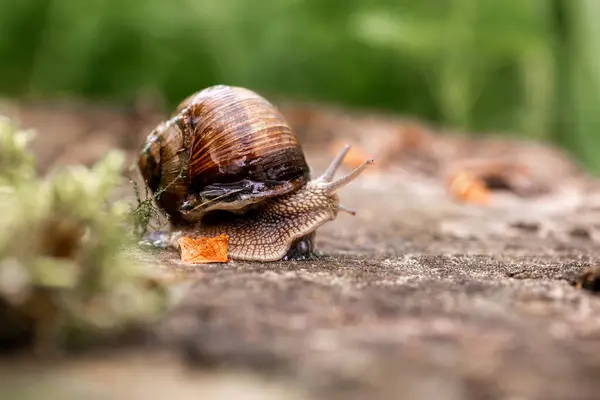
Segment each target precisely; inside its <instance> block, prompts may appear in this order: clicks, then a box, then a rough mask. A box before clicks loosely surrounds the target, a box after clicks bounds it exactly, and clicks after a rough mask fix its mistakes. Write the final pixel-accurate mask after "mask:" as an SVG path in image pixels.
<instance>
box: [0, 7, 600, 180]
mask: <svg viewBox="0 0 600 400" xmlns="http://www.w3.org/2000/svg"><path fill="white" fill-rule="evenodd" d="M598 16H600V1H598V0H395V1H391V0H370V1H369V0H362V1H358V0H277V1H275V0H260V1H257V0H254V1H251V0H218V1H215V0H169V1H165V0H145V1H144V0H85V1H83V0H79V1H77V0H0V76H1V77H2V79H1V80H0V95H4V96H6V95H8V96H18V97H26V98H55V97H56V96H64V95H66V96H85V97H88V98H91V99H98V100H103V101H111V102H126V101H131V100H132V99H134V98H135V97H136V95H137V94H138V93H139V90H140V89H156V90H158V91H159V92H160V93H162V94H164V95H165V96H166V100H167V101H168V102H169V103H170V105H171V106H173V105H174V104H176V103H178V102H179V101H180V100H181V99H182V98H184V97H186V96H187V95H188V94H190V93H192V92H193V91H195V90H197V89H200V88H203V87H205V86H209V85H213V84H216V83H225V84H232V85H242V86H246V87H249V88H251V89H254V90H257V91H259V92H261V93H263V94H265V93H269V94H270V93H273V94H277V95H282V96H284V97H285V96H287V97H290V98H293V99H300V100H313V101H325V102H333V103H337V104H342V105H348V106H359V107H367V108H374V109H381V110H389V111H394V112H397V113H401V114H405V115H410V116H415V117H419V118H422V119H424V120H427V121H431V122H436V123H440V124H443V125H445V126H447V127H449V128H452V129H464V130H467V131H470V132H473V133H474V134H483V133H485V132H498V131H501V132H506V133H510V134H516V135H519V136H522V137H529V138H537V139H543V140H548V141H552V142H554V143H557V144H559V145H561V146H562V147H563V148H565V149H566V150H567V151H569V152H570V153H571V154H574V155H576V156H577V157H578V159H579V160H581V161H582V162H583V163H584V164H586V165H587V166H588V167H589V168H590V169H592V170H593V171H596V172H600V157H596V156H595V155H596V152H597V151H598V150H600V133H598V130H599V128H600V116H599V113H598V112H597V111H596V108H597V107H598V105H599V104H600V25H599V24H598V23H597V21H596V19H598Z"/></svg>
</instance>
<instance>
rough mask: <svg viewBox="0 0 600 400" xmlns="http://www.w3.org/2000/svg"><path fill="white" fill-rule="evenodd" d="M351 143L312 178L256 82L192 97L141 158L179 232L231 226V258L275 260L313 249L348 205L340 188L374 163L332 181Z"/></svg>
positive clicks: (209, 232)
mask: <svg viewBox="0 0 600 400" xmlns="http://www.w3.org/2000/svg"><path fill="white" fill-rule="evenodd" d="M348 150H349V146H346V147H345V148H344V149H343V150H342V151H341V152H340V154H339V155H338V156H337V157H336V158H335V159H334V160H333V162H332V163H331V165H330V167H329V168H328V169H327V171H326V172H325V173H324V174H323V175H322V176H321V177H319V178H318V179H315V180H311V177H310V169H309V167H308V165H307V163H306V159H305V157H304V152H303V150H302V147H301V145H300V142H299V140H298V138H297V137H296V135H295V133H294V132H293V130H292V129H291V128H290V126H289V125H288V123H287V122H286V120H285V119H284V117H283V116H282V115H281V114H280V113H279V111H278V110H277V109H276V108H275V107H274V106H273V105H272V104H271V103H270V102H268V101H267V100H265V99H264V98H263V97H261V96H260V95H258V94H256V93H255V92H253V91H250V90H248V89H244V88H239V87H232V86H224V85H218V86H212V87H209V88H207V89H204V90H202V91H200V92H198V93H196V94H194V95H192V96H190V97H188V98H187V99H186V100H184V101H183V102H182V103H181V104H180V105H179V106H178V108H177V110H176V112H175V114H174V115H173V116H172V117H171V119H169V120H167V121H165V122H164V123H162V124H160V125H159V126H158V127H156V128H155V129H154V130H153V131H152V132H151V133H150V134H149V135H148V138H147V140H146V142H145V144H144V146H143V148H142V151H141V153H140V156H139V160H138V167H139V169H140V172H141V174H142V176H143V178H144V180H145V182H146V184H147V186H148V188H149V189H150V191H151V192H152V193H154V194H155V198H156V202H157V204H158V206H159V207H160V208H161V209H162V210H163V211H164V212H165V213H166V214H167V215H168V217H169V219H170V222H171V225H172V231H173V232H174V235H172V236H171V237H172V238H174V237H177V236H178V235H185V236H190V237H199V236H217V235H220V234H226V235H228V236H229V247H228V253H229V257H230V258H231V259H240V260H254V261H275V260H279V259H286V258H302V257H305V256H307V255H310V254H312V252H313V243H312V240H313V238H314V234H315V231H316V229H317V228H318V227H320V226H321V225H323V224H324V223H326V222H328V221H332V220H334V219H335V218H336V216H337V213H338V211H340V210H345V209H344V208H343V207H342V206H340V204H339V198H338V196H337V194H336V191H337V190H338V189H339V188H341V187H343V186H345V185H346V184H347V183H349V182H350V181H352V180H354V179H355V178H356V177H357V176H358V175H359V174H360V173H361V172H362V171H363V170H364V168H366V167H367V165H368V164H370V163H371V162H372V161H371V160H368V161H365V163H363V164H362V165H361V166H359V167H358V168H356V169H355V170H353V171H352V172H350V173H349V174H348V175H347V176H345V177H342V178H340V179H339V180H337V181H333V175H334V173H335V171H336V170H337V168H338V167H339V166H340V165H341V163H342V160H343V158H344V156H345V155H346V154H347V152H348ZM345 211H348V210H345ZM350 212H351V211H350ZM171 243H173V241H171Z"/></svg>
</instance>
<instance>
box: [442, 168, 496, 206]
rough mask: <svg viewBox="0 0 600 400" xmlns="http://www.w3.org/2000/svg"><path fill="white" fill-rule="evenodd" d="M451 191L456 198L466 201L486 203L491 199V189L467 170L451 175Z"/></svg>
mask: <svg viewBox="0 0 600 400" xmlns="http://www.w3.org/2000/svg"><path fill="white" fill-rule="evenodd" d="M449 191H450V194H451V195H452V196H453V197H454V198H456V199H457V200H460V201H463V202H465V203H471V204H479V205H484V204H487V203H488V202H489V201H490V191H489V189H488V188H487V187H486V186H485V183H484V182H483V181H482V180H481V179H478V178H477V177H476V176H474V175H473V174H471V173H469V172H466V171H463V172H459V173H457V174H455V175H453V176H452V177H451V179H450V182H449Z"/></svg>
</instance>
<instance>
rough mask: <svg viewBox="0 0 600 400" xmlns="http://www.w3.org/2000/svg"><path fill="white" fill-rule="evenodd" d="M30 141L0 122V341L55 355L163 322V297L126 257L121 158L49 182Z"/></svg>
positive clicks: (129, 238) (65, 171) (127, 221)
mask: <svg viewBox="0 0 600 400" xmlns="http://www.w3.org/2000/svg"><path fill="white" fill-rule="evenodd" d="M32 137H33V136H32V134H31V132H22V131H20V130H18V129H17V127H15V126H14V124H12V123H11V122H10V121H8V120H5V119H2V120H0V143H1V144H2V146H1V147H0V165H1V168H0V215H1V216H2V217H1V218H0V342H1V343H2V344H4V345H5V346H6V345H9V346H10V343H12V342H11V341H12V340H13V339H15V338H18V337H23V336H24V333H28V334H29V335H30V336H31V343H28V344H32V345H33V346H34V347H35V348H36V349H37V350H39V351H42V352H48V351H54V350H59V349H60V348H63V347H64V348H68V347H69V346H70V345H71V343H70V341H71V340H72V339H73V338H77V340H81V338H94V337H96V336H104V335H105V334H112V333H115V332H119V331H121V330H124V329H127V328H130V327H131V326H132V325H136V324H140V323H144V322H148V321H150V320H151V319H152V318H153V317H155V316H157V315H159V313H160V312H161V310H163V308H164V306H165V299H166V298H165V292H164V291H162V290H161V288H160V287H157V286H155V285H151V284H150V283H151V281H152V279H153V278H152V276H151V275H149V274H148V272H147V271H145V270H144V269H143V268H142V267H143V265H142V264H140V263H137V262H136V261H134V260H133V259H132V258H131V257H128V256H127V255H126V253H125V250H127V249H128V248H129V249H130V248H131V246H132V245H134V236H133V235H132V234H131V226H132V224H133V221H132V215H131V214H130V212H129V211H130V209H129V204H128V203H126V202H125V201H123V200H117V201H114V200H113V199H111V197H112V196H113V195H114V192H115V189H116V188H117V187H118V186H119V185H121V183H122V174H121V172H122V168H123V165H124V160H125V157H124V154H123V153H122V152H120V151H117V150H115V151H113V152H111V153H109V154H108V155H107V156H106V157H105V158H104V159H103V160H101V161H99V162H98V163H97V164H96V165H94V166H92V167H91V168H88V167H84V166H80V165H75V166H66V167H62V168H61V169H57V170H54V171H52V172H51V173H50V174H49V175H48V176H47V177H46V178H43V179H42V178H39V177H37V176H36V175H35V173H34V172H33V171H34V162H35V160H34V158H33V157H32V155H31V154H30V153H29V152H28V151H27V144H28V143H29V140H30V139H31V138H32ZM98 334H100V335H98ZM25 336H27V335H25Z"/></svg>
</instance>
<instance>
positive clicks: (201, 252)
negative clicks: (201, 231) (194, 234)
mask: <svg viewBox="0 0 600 400" xmlns="http://www.w3.org/2000/svg"><path fill="white" fill-rule="evenodd" d="M177 242H178V243H179V249H180V253H181V261H183V262H187V263H192V264H206V263H213V262H228V261H229V258H228V257H227V248H228V246H229V236H227V235H219V236H216V237H212V238H209V237H201V238H198V239H193V238H191V237H188V236H183V237H180V238H179V239H178V240H177Z"/></svg>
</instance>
